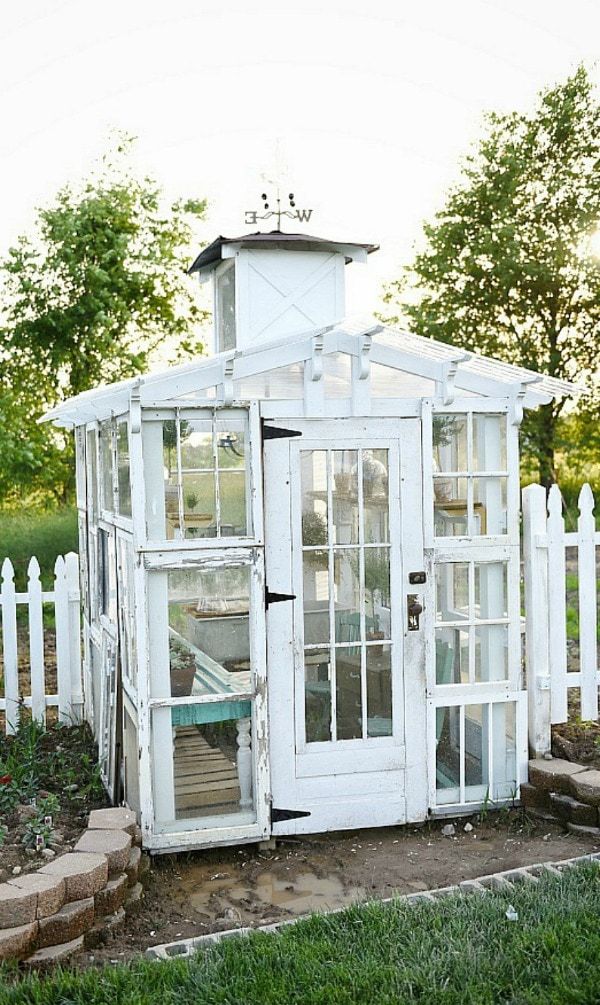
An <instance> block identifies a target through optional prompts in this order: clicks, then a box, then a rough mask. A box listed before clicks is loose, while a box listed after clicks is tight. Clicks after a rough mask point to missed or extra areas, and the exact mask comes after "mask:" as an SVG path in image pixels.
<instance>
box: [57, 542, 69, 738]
mask: <svg viewBox="0 0 600 1005" xmlns="http://www.w3.org/2000/svg"><path fill="white" fill-rule="evenodd" d="M54 611H55V615H56V679H57V683H58V718H59V720H60V722H69V721H70V720H71V666H70V662H69V637H70V633H69V591H68V584H67V579H66V570H65V560H64V558H63V557H62V555H59V556H58V558H57V559H56V562H55V565H54Z"/></svg>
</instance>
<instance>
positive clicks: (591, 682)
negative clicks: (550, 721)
mask: <svg viewBox="0 0 600 1005" xmlns="http://www.w3.org/2000/svg"><path fill="white" fill-rule="evenodd" d="M578 504H579V519H578V521H577V545H578V571H579V662H580V668H581V679H582V683H581V718H582V719H583V720H585V721H587V720H596V719H597V718H598V684H597V681H596V672H597V669H598V653H597V638H596V625H597V609H596V604H597V586H596V522H595V519H594V496H593V494H592V490H591V488H590V486H589V485H588V484H587V483H586V484H585V485H584V486H583V488H582V489H581V492H580V493H579V500H578Z"/></svg>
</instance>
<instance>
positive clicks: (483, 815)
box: [479, 785, 494, 824]
mask: <svg viewBox="0 0 600 1005" xmlns="http://www.w3.org/2000/svg"><path fill="white" fill-rule="evenodd" d="M493 805H494V804H493V802H492V800H491V799H490V787H489V785H488V787H487V789H486V790H485V796H484V797H483V802H482V804H481V809H480V810H479V823H480V824H484V823H485V822H486V821H487V818H488V816H489V813H490V809H491V808H493Z"/></svg>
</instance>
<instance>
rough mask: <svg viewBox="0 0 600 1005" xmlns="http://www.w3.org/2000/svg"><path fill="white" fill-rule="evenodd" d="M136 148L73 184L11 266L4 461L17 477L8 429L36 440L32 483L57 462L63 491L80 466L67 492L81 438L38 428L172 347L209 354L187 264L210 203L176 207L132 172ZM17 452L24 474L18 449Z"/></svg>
mask: <svg viewBox="0 0 600 1005" xmlns="http://www.w3.org/2000/svg"><path fill="white" fill-rule="evenodd" d="M131 143H132V140H131V139H130V138H128V137H124V138H120V139H119V140H118V142H117V145H116V148H113V149H111V150H110V152H109V154H108V155H107V156H106V157H105V158H104V159H103V161H102V164H101V167H100V169H99V171H97V172H96V173H95V174H94V175H93V176H92V177H91V178H90V179H89V180H88V181H87V182H85V183H84V184H83V185H81V186H79V187H75V186H72V185H68V186H66V187H65V188H63V189H62V190H61V191H60V192H59V193H58V195H57V196H56V199H55V201H54V203H53V204H52V205H51V206H49V207H47V208H45V209H41V210H39V211H38V214H37V221H36V228H35V232H34V234H33V235H32V236H23V237H21V238H20V239H19V240H18V241H17V243H16V244H15V246H14V247H12V248H11V249H10V250H9V252H8V254H7V256H6V258H5V259H4V261H3V262H2V263H0V276H2V278H3V288H2V293H1V296H2V301H1V309H2V322H1V324H0V364H1V370H0V457H1V458H2V460H1V461H0V464H2V466H3V467H4V469H5V470H4V474H6V472H7V470H10V467H11V465H10V464H7V455H6V453H5V449H4V447H5V445H6V444H5V436H4V433H5V432H6V433H8V434H9V438H10V437H12V438H13V440H14V439H15V436H16V438H17V440H18V443H19V444H21V446H22V445H23V442H24V443H25V447H26V451H29V452H30V453H31V465H30V466H29V467H28V466H27V465H25V467H24V468H23V470H22V472H21V473H22V476H23V477H22V478H21V479H20V482H21V485H22V487H26V486H27V485H29V486H30V487H36V488H40V487H41V486H42V483H43V482H47V481H48V479H49V472H48V462H49V461H50V460H52V462H53V474H55V475H56V477H57V479H58V482H59V484H58V486H57V491H58V494H59V495H62V496H64V494H65V492H67V491H68V489H69V487H70V484H71V482H72V464H70V465H67V467H66V471H68V472H69V474H68V476H67V483H68V484H67V483H65V482H64V481H63V483H62V485H61V484H60V479H61V478H63V479H64V476H65V463H64V461H65V456H64V455H65V451H67V453H69V452H70V450H71V449H72V448H71V447H70V437H68V438H67V437H64V436H63V437H61V435H60V434H59V433H57V432H56V431H55V430H52V429H51V428H46V427H42V429H41V430H40V427H38V426H36V421H37V419H38V418H39V416H40V415H41V414H42V413H43V412H44V411H45V410H46V409H47V408H49V407H51V406H53V405H55V404H56V403H57V402H59V401H60V400H62V399H63V398H64V397H69V396H71V395H75V394H79V393H80V392H81V391H85V390H88V389H89V388H91V387H93V386H95V385H96V384H98V383H107V382H110V381H113V380H119V379H121V378H125V377H131V376H134V375H135V374H137V373H141V372H143V371H144V370H145V369H147V367H148V364H149V361H150V360H151V358H152V355H153V354H154V353H155V351H156V350H157V349H158V348H159V347H161V346H164V345H165V344H167V345H168V344H171V343H172V344H174V345H175V349H174V351H173V354H172V355H173V357H174V358H181V357H184V356H187V355H194V354H197V353H201V352H202V351H203V344H202V340H201V338H200V326H201V324H202V322H203V321H204V320H205V319H206V317H207V315H206V312H205V311H203V310H201V308H200V307H199V306H198V303H197V297H196V293H195V290H194V288H193V284H192V281H191V280H190V279H189V277H187V276H186V266H187V264H188V262H189V260H190V253H191V242H192V236H193V222H194V219H196V220H198V219H201V218H202V216H203V215H204V212H205V208H206V203H205V202H204V201H199V200H188V201H187V202H177V203H175V204H174V205H172V206H170V207H165V206H164V205H163V197H162V194H161V191H160V188H159V186H158V185H157V184H156V182H154V181H153V180H152V179H150V178H147V177H142V178H138V177H137V176H136V175H135V174H134V173H133V172H132V170H131V169H130V167H129V160H128V154H129V150H130V147H131ZM17 427H18V428H17ZM8 446H9V447H10V444H8ZM9 455H10V456H13V455H14V461H15V465H13V467H15V471H19V470H20V468H19V462H18V450H17V449H16V446H15V445H13V447H10V449H9ZM42 476H43V477H42ZM40 478H41V481H40ZM2 488H3V481H2V474H0V491H1V490H2Z"/></svg>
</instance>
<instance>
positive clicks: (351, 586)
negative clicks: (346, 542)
mask: <svg viewBox="0 0 600 1005" xmlns="http://www.w3.org/2000/svg"><path fill="white" fill-rule="evenodd" d="M359 573H360V567H359V553H358V551H356V550H354V549H352V550H350V549H349V550H346V549H337V550H336V551H335V552H334V559H333V589H334V603H335V640H336V642H357V641H359V640H360V639H361V625H360V586H359V582H360V581H359Z"/></svg>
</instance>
